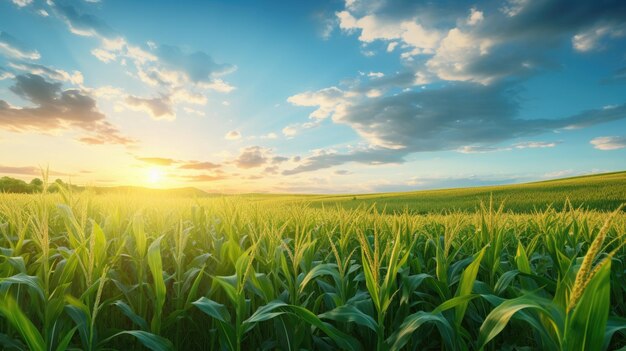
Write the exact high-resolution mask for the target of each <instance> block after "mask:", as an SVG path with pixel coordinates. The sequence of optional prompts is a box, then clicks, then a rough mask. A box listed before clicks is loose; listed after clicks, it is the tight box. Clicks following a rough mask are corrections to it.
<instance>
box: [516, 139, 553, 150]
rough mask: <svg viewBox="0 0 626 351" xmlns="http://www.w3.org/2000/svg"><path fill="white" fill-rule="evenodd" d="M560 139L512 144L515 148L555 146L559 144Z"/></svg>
mask: <svg viewBox="0 0 626 351" xmlns="http://www.w3.org/2000/svg"><path fill="white" fill-rule="evenodd" d="M560 143H561V142H560V141H525V142H522V143H517V144H514V145H513V147H515V148H516V149H538V148H546V147H555V146H557V145H558V144H560Z"/></svg>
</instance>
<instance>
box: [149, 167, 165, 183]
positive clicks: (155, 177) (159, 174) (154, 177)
mask: <svg viewBox="0 0 626 351" xmlns="http://www.w3.org/2000/svg"><path fill="white" fill-rule="evenodd" d="M162 179H163V171H162V170H160V169H158V168H150V169H149V170H148V183H150V184H157V183H159V182H160V181H161V180H162Z"/></svg>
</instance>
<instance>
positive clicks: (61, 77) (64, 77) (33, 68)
mask: <svg viewBox="0 0 626 351" xmlns="http://www.w3.org/2000/svg"><path fill="white" fill-rule="evenodd" d="M9 66H10V67H11V68H14V69H16V70H19V71H22V72H27V73H31V74H36V75H40V76H45V77H47V78H50V79H53V80H58V81H62V82H69V83H72V84H75V85H82V84H83V81H84V77H83V74H82V73H81V72H80V71H74V72H72V73H69V72H67V71H64V70H62V69H57V68H53V67H48V66H44V65H40V64H36V63H28V62H21V63H13V62H11V63H9Z"/></svg>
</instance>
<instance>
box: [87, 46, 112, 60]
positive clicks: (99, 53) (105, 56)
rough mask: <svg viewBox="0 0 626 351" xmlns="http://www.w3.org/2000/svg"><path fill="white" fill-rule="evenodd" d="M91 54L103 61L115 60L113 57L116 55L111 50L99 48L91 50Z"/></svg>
mask: <svg viewBox="0 0 626 351" xmlns="http://www.w3.org/2000/svg"><path fill="white" fill-rule="evenodd" d="M91 54H92V55H94V56H95V57H96V58H97V59H98V60H100V61H102V62H104V63H109V62H111V61H115V59H116V58H117V55H115V54H114V53H113V52H111V51H106V50H103V49H100V48H96V49H93V50H91Z"/></svg>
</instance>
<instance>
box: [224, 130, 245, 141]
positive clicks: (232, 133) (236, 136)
mask: <svg viewBox="0 0 626 351" xmlns="http://www.w3.org/2000/svg"><path fill="white" fill-rule="evenodd" d="M224 139H226V140H239V139H241V133H239V132H238V131H236V130H231V131H229V132H228V133H226V135H225V136H224Z"/></svg>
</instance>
